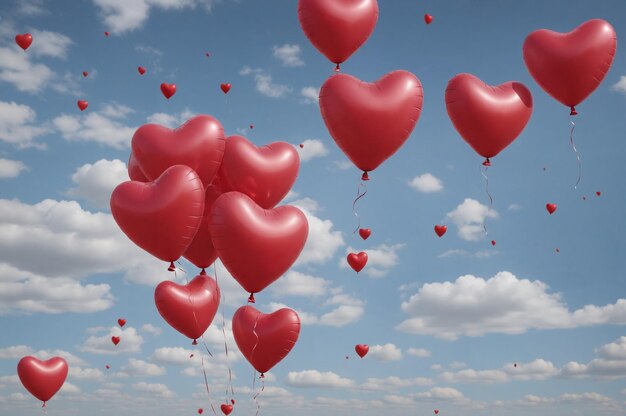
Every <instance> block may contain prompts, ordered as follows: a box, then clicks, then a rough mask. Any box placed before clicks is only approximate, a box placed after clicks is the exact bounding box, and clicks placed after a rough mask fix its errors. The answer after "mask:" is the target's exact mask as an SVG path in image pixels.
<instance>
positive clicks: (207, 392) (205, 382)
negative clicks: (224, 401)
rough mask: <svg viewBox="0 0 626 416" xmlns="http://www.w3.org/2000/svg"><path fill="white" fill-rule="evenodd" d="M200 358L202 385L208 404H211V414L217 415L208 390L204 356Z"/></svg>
mask: <svg viewBox="0 0 626 416" xmlns="http://www.w3.org/2000/svg"><path fill="white" fill-rule="evenodd" d="M201 359H202V373H203V374H204V386H205V387H206V394H207V396H208V397H209V404H210V405H211V410H213V414H214V415H215V416H217V413H216V412H215V407H214V406H213V402H212V401H211V391H210V390H209V380H208V378H207V376H206V368H204V357H201Z"/></svg>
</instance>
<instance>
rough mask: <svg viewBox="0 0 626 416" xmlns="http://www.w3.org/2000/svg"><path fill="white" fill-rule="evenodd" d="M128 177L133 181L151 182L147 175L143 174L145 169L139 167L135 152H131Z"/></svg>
mask: <svg viewBox="0 0 626 416" xmlns="http://www.w3.org/2000/svg"><path fill="white" fill-rule="evenodd" d="M128 177H129V178H130V180H131V181H137V182H150V180H149V179H148V178H146V175H144V174H143V171H142V170H141V168H140V167H139V164H138V163H137V159H135V155H133V152H130V156H129V157H128Z"/></svg>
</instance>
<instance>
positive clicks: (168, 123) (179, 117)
mask: <svg viewBox="0 0 626 416" xmlns="http://www.w3.org/2000/svg"><path fill="white" fill-rule="evenodd" d="M195 115H196V113H194V112H193V111H191V110H190V109H189V108H185V109H184V110H183V111H181V112H180V113H178V114H170V113H154V114H152V115H150V116H148V119H147V121H148V123H154V124H160V125H162V126H165V127H168V128H170V129H173V128H176V127H178V126H181V125H182V124H184V123H185V121H187V120H189V119H190V118H192V117H193V116H195Z"/></svg>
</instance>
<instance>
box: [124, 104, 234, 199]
mask: <svg viewBox="0 0 626 416" xmlns="http://www.w3.org/2000/svg"><path fill="white" fill-rule="evenodd" d="M225 143H226V138H225V137H224V128H223V127H222V125H221V124H220V122H219V121H217V120H216V119H214V118H213V117H211V116H208V115H199V116H196V117H193V118H191V119H190V120H188V121H187V122H186V123H185V124H183V125H182V126H180V127H179V128H177V129H175V130H171V129H169V128H167V127H164V126H161V125H158V124H145V125H143V126H141V127H139V128H138V129H137V131H136V132H135V134H134V135H133V139H132V148H133V154H134V156H135V159H136V160H137V163H139V166H140V167H141V170H142V171H143V173H144V174H145V176H146V177H147V178H148V179H150V180H154V179H156V178H158V177H159V176H160V175H161V173H163V172H164V171H165V170H166V169H167V168H169V167H170V166H174V165H185V166H189V167H190V168H192V169H193V170H195V171H196V172H197V173H198V175H199V176H200V179H202V183H203V184H204V187H205V188H206V187H207V186H209V185H210V184H211V182H212V181H213V178H215V175H216V174H217V171H218V170H219V168H220V163H222V157H223V156H224V147H225Z"/></svg>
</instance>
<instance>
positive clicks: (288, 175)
mask: <svg viewBox="0 0 626 416" xmlns="http://www.w3.org/2000/svg"><path fill="white" fill-rule="evenodd" d="M299 167H300V157H299V156H298V152H297V151H296V149H295V148H294V147H293V146H292V145H290V144H289V143H285V142H275V143H270V144H269V145H267V146H263V147H256V146H255V145H254V144H252V143H250V142H249V141H248V140H247V139H246V138H245V137H242V136H230V137H229V138H228V139H226V149H225V151H224V158H223V159H222V166H221V167H220V173H219V175H220V178H221V179H222V182H223V184H224V186H225V188H226V189H228V190H229V191H237V192H241V193H243V194H246V195H248V196H249V197H250V198H252V199H253V200H254V202H256V203H257V204H259V205H260V206H261V207H263V208H266V209H269V208H274V206H276V204H278V203H279V202H280V201H282V199H283V198H284V197H285V195H287V193H288V192H289V190H290V189H291V187H292V185H293V184H294V182H295V181H296V177H297V176H298V168H299Z"/></svg>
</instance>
